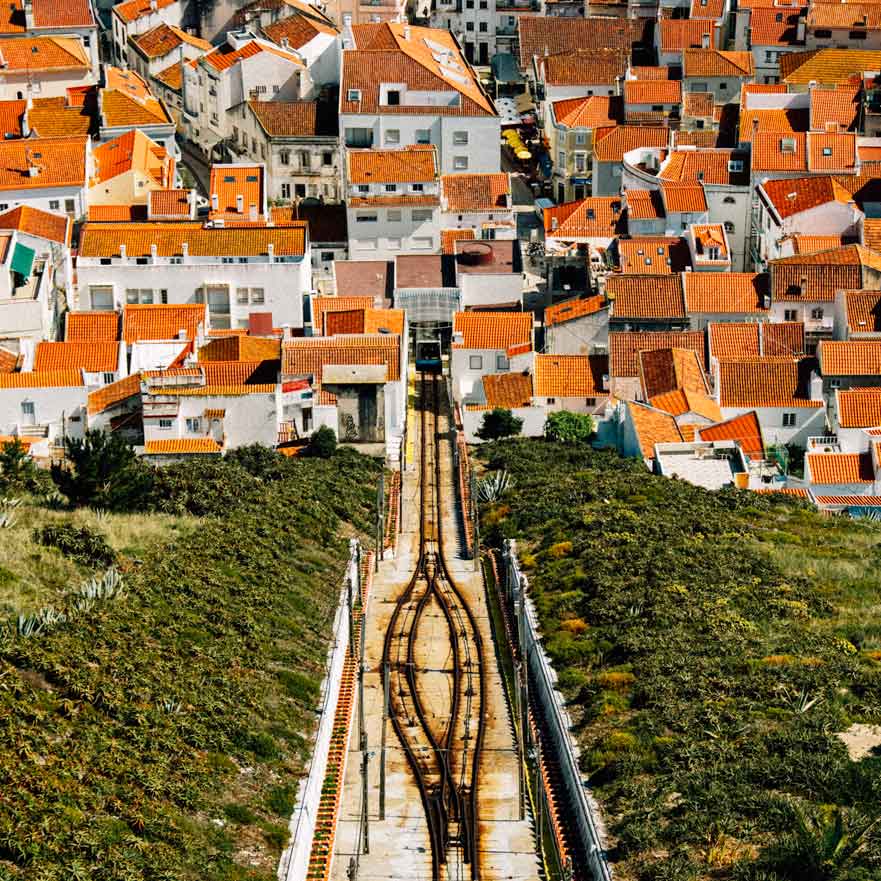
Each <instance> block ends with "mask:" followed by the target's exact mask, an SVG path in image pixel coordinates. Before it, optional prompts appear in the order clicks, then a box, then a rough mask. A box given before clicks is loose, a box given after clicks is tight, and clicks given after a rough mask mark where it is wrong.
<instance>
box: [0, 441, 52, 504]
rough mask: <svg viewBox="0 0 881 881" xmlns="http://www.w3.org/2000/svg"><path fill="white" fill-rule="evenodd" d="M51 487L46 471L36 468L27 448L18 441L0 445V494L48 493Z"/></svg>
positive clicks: (50, 480)
mask: <svg viewBox="0 0 881 881" xmlns="http://www.w3.org/2000/svg"><path fill="white" fill-rule="evenodd" d="M52 486H53V484H52V479H51V477H50V476H49V472H48V471H43V470H41V469H39V468H37V466H36V464H35V463H34V460H33V459H32V458H31V457H30V456H29V455H28V451H27V448H26V447H25V446H24V444H23V443H22V442H21V441H20V440H19V439H18V438H15V439H14V440H13V441H6V442H4V443H0V494H3V493H9V492H13V493H15V492H29V493H33V494H34V495H39V494H41V493H45V492H48V491H49V489H50V488H51V487H52Z"/></svg>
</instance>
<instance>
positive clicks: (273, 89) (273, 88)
mask: <svg viewBox="0 0 881 881" xmlns="http://www.w3.org/2000/svg"><path fill="white" fill-rule="evenodd" d="M278 92H279V88H278V86H273V87H272V94H273V95H277V94H278Z"/></svg>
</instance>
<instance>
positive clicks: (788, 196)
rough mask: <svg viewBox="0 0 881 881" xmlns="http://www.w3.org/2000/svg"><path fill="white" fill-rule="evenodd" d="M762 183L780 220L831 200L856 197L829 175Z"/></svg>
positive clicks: (845, 202) (848, 200)
mask: <svg viewBox="0 0 881 881" xmlns="http://www.w3.org/2000/svg"><path fill="white" fill-rule="evenodd" d="M761 187H762V190H763V191H764V193H765V195H766V196H767V197H768V200H769V201H770V203H771V205H773V206H774V210H775V211H776V212H777V215H778V217H780V218H781V220H782V219H785V218H787V217H791V216H792V215H793V214H798V213H800V212H801V211H808V210H809V209H811V208H816V207H817V206H818V205H825V204H827V203H828V202H839V203H841V204H843V205H846V204H848V203H849V202H852V201H853V196H852V195H851V194H850V192H849V191H848V190H846V189H845V188H844V187H843V186H842V185H841V184H840V183H838V181H836V180H835V178H834V177H831V176H828V175H823V176H817V177H796V178H788V179H783V180H766V181H764V182H763V183H762V184H761Z"/></svg>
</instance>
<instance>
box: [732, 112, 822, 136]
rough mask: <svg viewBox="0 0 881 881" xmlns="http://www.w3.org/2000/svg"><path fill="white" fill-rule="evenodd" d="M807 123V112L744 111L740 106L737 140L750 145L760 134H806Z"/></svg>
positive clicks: (808, 119) (808, 121)
mask: <svg viewBox="0 0 881 881" xmlns="http://www.w3.org/2000/svg"><path fill="white" fill-rule="evenodd" d="M809 123H810V115H809V113H808V111H807V110H803V109H796V110H780V109H770V110H769V109H762V108H759V109H746V108H744V107H743V106H741V110H740V120H739V140H740V141H742V142H743V143H752V142H753V140H754V139H755V137H756V135H757V134H759V133H760V132H762V133H769V132H772V133H776V134H778V135H783V136H785V135H790V134H792V133H793V132H806V131H807V130H808V127H809ZM762 143H763V144H764V141H763V142H762Z"/></svg>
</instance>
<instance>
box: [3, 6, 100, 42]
mask: <svg viewBox="0 0 881 881" xmlns="http://www.w3.org/2000/svg"><path fill="white" fill-rule="evenodd" d="M32 8H33V13H34V28H36V29H39V28H88V27H94V26H95V18H94V16H93V15H92V8H91V6H90V4H89V3H88V0H70V2H65V3H62V2H59V0H33V5H32ZM8 9H9V12H8V13H4V14H8V16H9V18H8V19H7V20H6V21H4V22H2V23H0V33H4V34H16V33H24V32H25V31H26V30H27V28H26V27H25V14H24V9H23V7H22V3H21V0H12V2H10V3H9V6H8Z"/></svg>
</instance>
